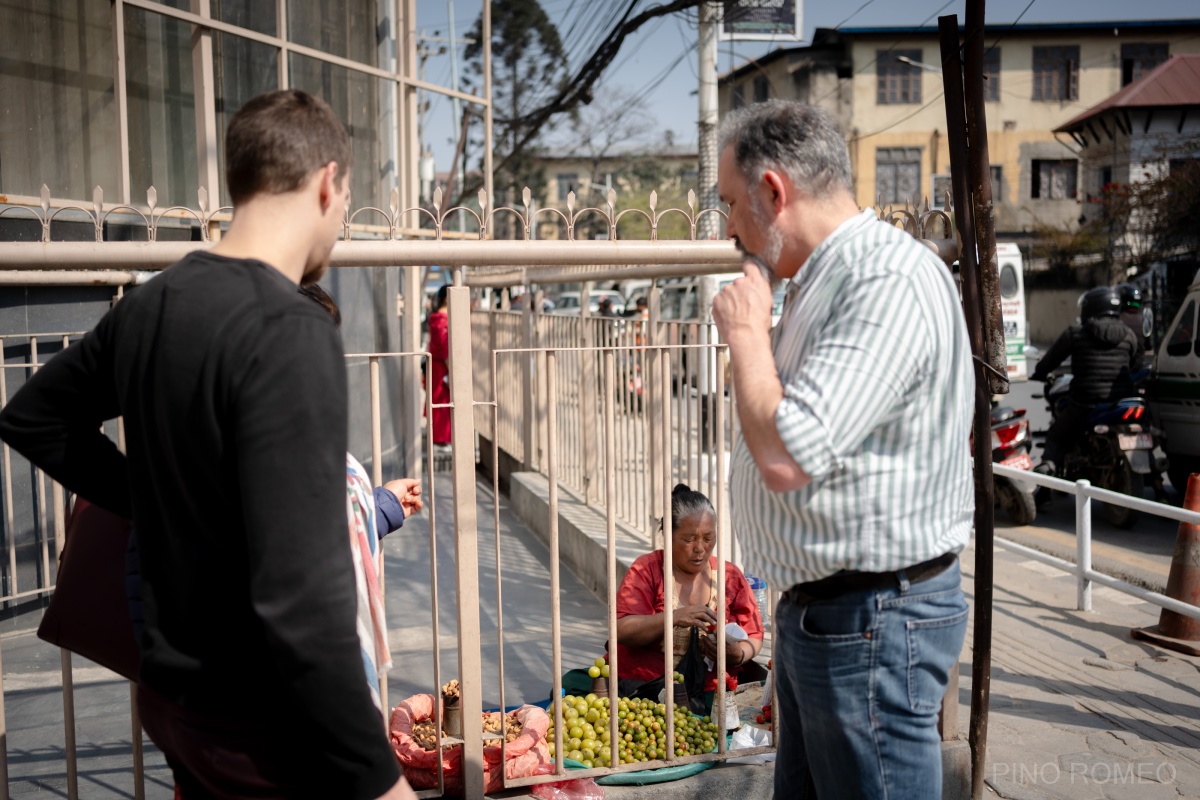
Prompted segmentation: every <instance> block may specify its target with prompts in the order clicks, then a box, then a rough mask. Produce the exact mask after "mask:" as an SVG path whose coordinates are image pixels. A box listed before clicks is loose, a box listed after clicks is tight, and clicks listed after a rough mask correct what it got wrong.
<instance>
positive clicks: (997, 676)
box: [959, 550, 1200, 800]
mask: <svg viewBox="0 0 1200 800" xmlns="http://www.w3.org/2000/svg"><path fill="white" fill-rule="evenodd" d="M973 563H974V551H973V550H968V551H967V552H966V553H965V554H964V558H963V567H964V569H963V573H964V588H965V589H966V590H967V592H968V593H969V594H970V595H971V599H972V601H973V600H974V580H973V578H974V567H973ZM994 585H995V589H994V591H995V597H994V602H993V613H994V623H993V624H994V630H993V636H992V671H991V701H990V704H989V705H990V709H991V713H990V717H989V722H988V750H987V756H988V757H987V770H986V772H985V780H986V782H987V785H988V787H989V788H990V789H992V790H993V791H995V792H996V793H997V794H999V795H1000V796H1001V797H1005V798H1011V799H1012V800H1041V799H1042V798H1072V800H1085V798H1086V799H1090V798H1097V799H1099V798H1107V799H1109V800H1118V798H1138V800H1154V799H1156V798H1176V797H1200V660H1197V659H1195V658H1190V657H1187V656H1182V655H1179V654H1177V653H1174V652H1172V651H1169V650H1163V649H1160V648H1156V647H1152V646H1149V645H1146V644H1144V643H1141V642H1135V641H1134V640H1132V639H1131V638H1130V636H1129V630H1130V628H1134V627H1145V626H1149V625H1153V624H1155V623H1157V622H1158V617H1159V609H1158V607H1157V606H1154V605H1151V604H1149V603H1143V602H1140V601H1138V600H1137V599H1135V598H1133V597H1131V596H1129V595H1125V594H1122V593H1120V592H1117V591H1116V590H1113V589H1108V588H1101V587H1093V609H1094V610H1093V611H1092V612H1082V611H1075V610H1074V608H1075V603H1076V600H1075V595H1076V588H1075V587H1076V584H1075V580H1074V577H1073V576H1070V575H1068V574H1067V573H1064V572H1062V571H1060V570H1057V569H1054V568H1053V567H1049V566H1046V565H1044V564H1042V563H1040V562H1037V561H1031V560H1026V559H1024V558H1023V557H1020V556H1017V555H1015V554H1012V553H1008V552H1004V551H996V554H995V581H994ZM970 646H971V640H970V634H968V640H967V645H966V648H965V649H964V655H963V662H962V682H961V684H960V695H959V697H960V703H961V706H960V719H961V722H962V729H963V730H964V731H965V730H967V721H968V718H969V715H970V685H971V681H970V675H971V668H970V663H969V659H970Z"/></svg>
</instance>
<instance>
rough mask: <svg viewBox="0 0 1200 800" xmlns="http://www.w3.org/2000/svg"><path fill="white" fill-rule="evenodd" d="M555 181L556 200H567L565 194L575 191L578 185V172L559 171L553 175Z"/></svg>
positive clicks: (562, 201) (561, 201)
mask: <svg viewBox="0 0 1200 800" xmlns="http://www.w3.org/2000/svg"><path fill="white" fill-rule="evenodd" d="M554 181H555V183H557V184H558V202H560V203H565V202H567V195H568V194H570V193H571V192H573V191H575V190H576V189H577V188H578V186H579V173H578V172H560V173H558V174H557V175H555V176H554Z"/></svg>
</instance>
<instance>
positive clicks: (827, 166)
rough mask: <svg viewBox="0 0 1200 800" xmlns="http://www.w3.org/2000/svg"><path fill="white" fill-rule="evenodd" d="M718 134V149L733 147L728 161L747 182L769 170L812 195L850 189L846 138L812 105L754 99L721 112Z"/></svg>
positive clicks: (816, 195)
mask: <svg viewBox="0 0 1200 800" xmlns="http://www.w3.org/2000/svg"><path fill="white" fill-rule="evenodd" d="M718 135H719V152H721V153H724V152H725V148H727V147H733V158H734V162H735V163H736V164H737V165H738V168H739V169H740V170H741V172H742V175H743V176H744V177H745V178H746V181H747V182H748V183H750V184H751V185H753V184H756V183H757V182H758V181H759V180H760V179H761V178H762V175H763V173H764V172H765V171H766V170H768V169H771V170H776V171H778V172H782V173H783V174H785V175H787V177H788V179H789V180H790V181H791V182H792V183H793V184H795V185H796V186H797V187H799V188H800V189H802V190H803V191H805V192H807V193H808V194H810V195H812V196H813V197H824V196H827V195H829V194H830V193H832V192H833V191H835V190H837V189H844V190H845V191H847V192H853V183H852V182H851V177H850V154H849V152H848V151H847V149H846V140H845V138H843V136H842V132H841V131H840V130H838V126H837V123H836V122H834V121H833V117H831V116H830V115H829V114H828V113H827V112H825V111H822V110H821V109H819V108H817V107H815V106H810V105H805V104H804V103H797V102H793V101H788V100H767V101H765V102H762V103H755V104H754V105H752V106H747V107H746V108H743V109H741V110H739V111H735V112H734V113H732V114H730V115H729V116H727V117H726V118H725V119H724V120H723V121H722V122H721V128H720V132H719V134H718Z"/></svg>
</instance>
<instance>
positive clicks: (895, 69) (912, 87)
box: [875, 50, 921, 106]
mask: <svg viewBox="0 0 1200 800" xmlns="http://www.w3.org/2000/svg"><path fill="white" fill-rule="evenodd" d="M902 58H903V59H908V61H920V60H921V51H920V50H876V51H875V76H876V78H877V85H876V90H875V102H876V103H878V104H879V105H881V106H882V105H896V104H900V103H920V102H921V68H920V67H915V66H913V65H912V64H911V63H908V62H907V61H901V60H900V59H902Z"/></svg>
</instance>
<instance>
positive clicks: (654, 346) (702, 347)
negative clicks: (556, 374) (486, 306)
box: [495, 344, 728, 353]
mask: <svg viewBox="0 0 1200 800" xmlns="http://www.w3.org/2000/svg"><path fill="white" fill-rule="evenodd" d="M727 349H728V345H725V344H650V345H646V344H639V345H611V346H608V347H604V346H601V347H549V348H547V347H541V348H538V347H520V348H516V349H512V350H502V349H497V350H496V351H495V352H497V353H544V352H546V351H547V350H553V351H554V352H555V353H607V352H609V351H612V352H620V351H626V350H637V351H639V352H640V351H643V350H645V351H649V352H657V351H659V350H727Z"/></svg>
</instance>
